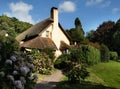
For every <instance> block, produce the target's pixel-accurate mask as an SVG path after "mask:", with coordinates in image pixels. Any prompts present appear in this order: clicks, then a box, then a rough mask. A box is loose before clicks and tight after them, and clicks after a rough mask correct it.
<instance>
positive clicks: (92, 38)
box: [86, 30, 95, 42]
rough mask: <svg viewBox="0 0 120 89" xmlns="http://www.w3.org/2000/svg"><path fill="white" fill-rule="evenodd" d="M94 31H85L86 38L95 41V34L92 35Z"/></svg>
mask: <svg viewBox="0 0 120 89" xmlns="http://www.w3.org/2000/svg"><path fill="white" fill-rule="evenodd" d="M94 33H95V31H94V30H91V31H90V32H87V36H86V38H87V39H89V41H91V42H95V40H94V39H95V37H94V36H95V35H94Z"/></svg>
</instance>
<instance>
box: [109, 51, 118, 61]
mask: <svg viewBox="0 0 120 89" xmlns="http://www.w3.org/2000/svg"><path fill="white" fill-rule="evenodd" d="M110 60H115V61H116V60H118V54H117V52H110Z"/></svg>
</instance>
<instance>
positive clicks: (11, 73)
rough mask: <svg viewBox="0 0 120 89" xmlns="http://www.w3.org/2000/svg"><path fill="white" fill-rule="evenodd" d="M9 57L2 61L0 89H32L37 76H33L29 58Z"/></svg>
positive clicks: (32, 67)
mask: <svg viewBox="0 0 120 89" xmlns="http://www.w3.org/2000/svg"><path fill="white" fill-rule="evenodd" d="M22 56H23V55H21V54H17V55H15V54H14V55H11V56H10V58H9V59H2V60H1V61H0V62H2V64H3V65H2V67H1V68H0V83H1V85H0V89H34V85H35V82H36V80H37V75H33V74H32V73H33V72H34V65H33V64H32V60H31V59H29V57H22Z"/></svg>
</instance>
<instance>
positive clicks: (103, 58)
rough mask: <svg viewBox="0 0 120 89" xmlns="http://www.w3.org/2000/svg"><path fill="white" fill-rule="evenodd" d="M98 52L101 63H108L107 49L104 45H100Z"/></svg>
mask: <svg viewBox="0 0 120 89" xmlns="http://www.w3.org/2000/svg"><path fill="white" fill-rule="evenodd" d="M100 52H101V61H102V62H108V61H109V59H110V55H109V49H108V47H107V46H106V45H104V44H102V45H101V49H100Z"/></svg>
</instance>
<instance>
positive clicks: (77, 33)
mask: <svg viewBox="0 0 120 89" xmlns="http://www.w3.org/2000/svg"><path fill="white" fill-rule="evenodd" d="M67 32H68V34H69V35H70V36H71V38H72V39H73V41H72V43H74V42H77V43H80V42H83V41H84V39H85V37H84V31H83V28H82V25H81V22H80V20H79V18H76V19H75V28H71V29H70V30H67Z"/></svg>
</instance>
